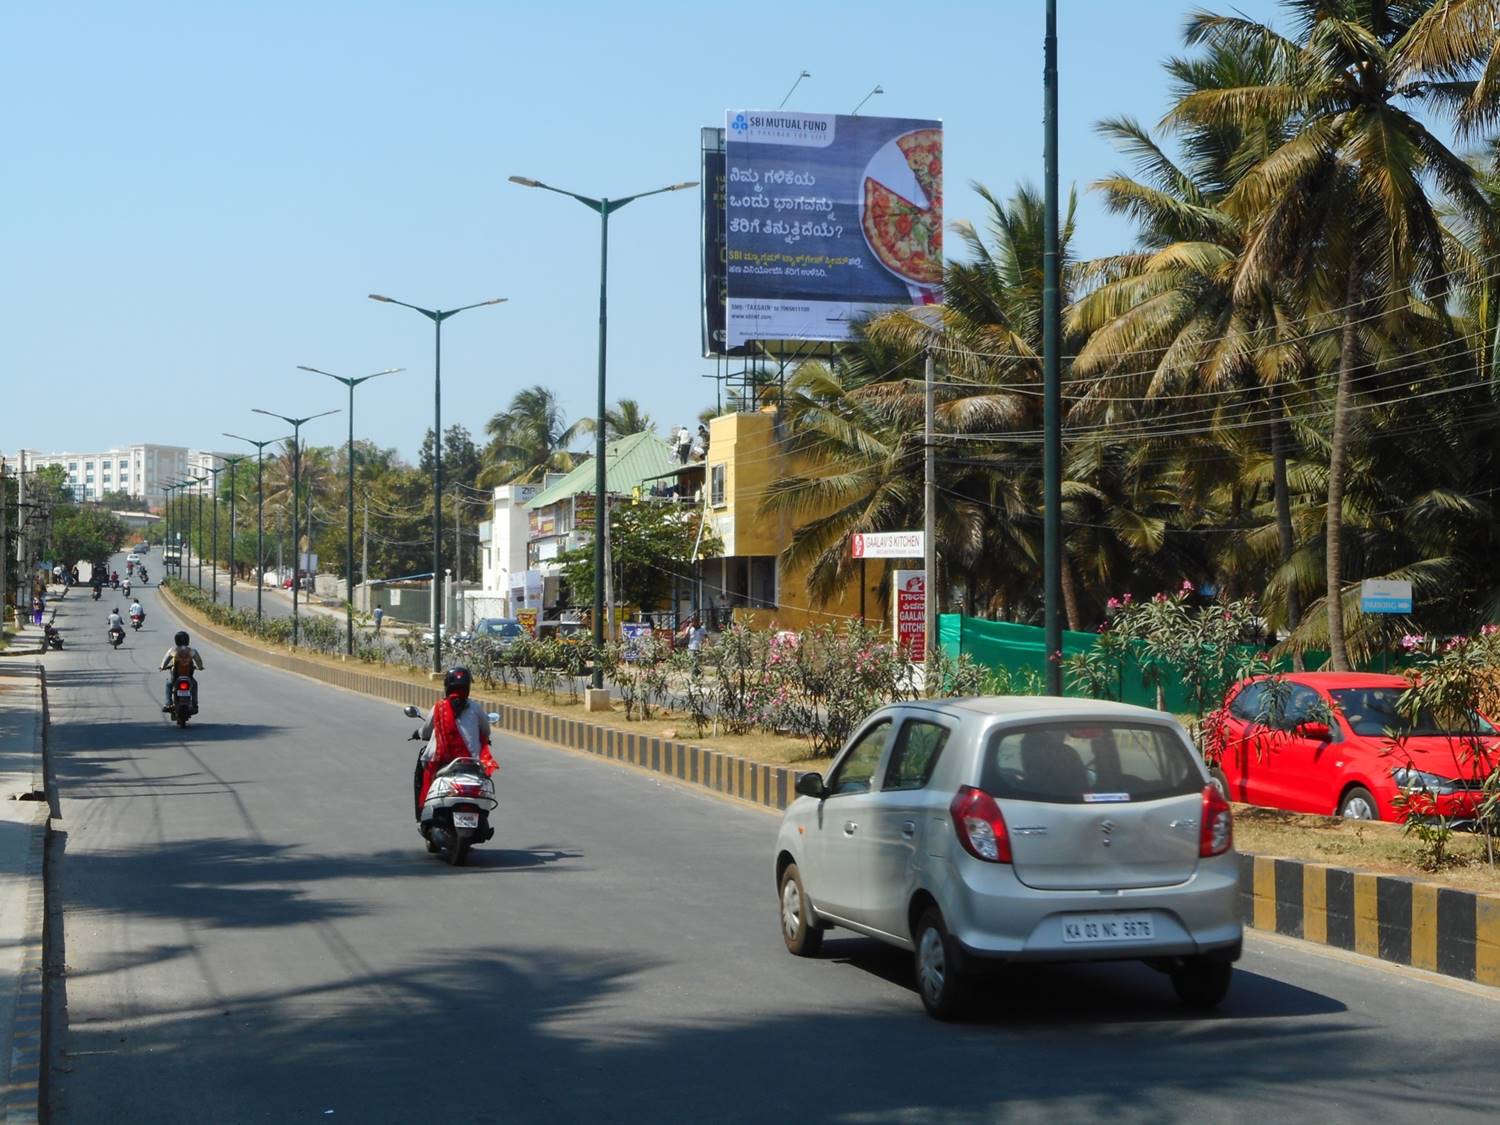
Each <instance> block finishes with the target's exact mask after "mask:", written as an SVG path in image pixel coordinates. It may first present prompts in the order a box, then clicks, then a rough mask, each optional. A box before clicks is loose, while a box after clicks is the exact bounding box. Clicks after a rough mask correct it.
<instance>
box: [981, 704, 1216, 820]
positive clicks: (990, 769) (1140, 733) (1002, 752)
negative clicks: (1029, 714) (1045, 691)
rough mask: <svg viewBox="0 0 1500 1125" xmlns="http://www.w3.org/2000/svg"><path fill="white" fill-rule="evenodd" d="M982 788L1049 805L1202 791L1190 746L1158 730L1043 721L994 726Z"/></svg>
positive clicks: (1149, 798) (1155, 797)
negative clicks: (1030, 724) (1018, 727)
mask: <svg viewBox="0 0 1500 1125" xmlns="http://www.w3.org/2000/svg"><path fill="white" fill-rule="evenodd" d="M980 787H981V788H982V789H984V791H985V792H986V793H989V794H990V795H991V796H994V797H1000V798H1005V799H1009V800H1013V801H1047V802H1051V803H1054V804H1063V805H1082V804H1107V803H1111V802H1116V801H1156V800H1160V799H1161V798H1163V797H1179V796H1184V795H1186V794H1189V793H1199V792H1201V791H1202V789H1203V778H1202V775H1201V774H1199V772H1198V766H1197V763H1196V762H1195V760H1194V758H1193V754H1192V751H1191V750H1189V749H1188V747H1187V746H1186V745H1185V744H1184V743H1183V741H1182V740H1181V739H1180V738H1179V737H1178V736H1177V735H1176V734H1174V733H1173V732H1172V731H1170V730H1167V729H1165V728H1163V727H1157V726H1150V725H1146V724H1140V725H1124V724H1116V723H1108V724H1106V723H1095V722H1065V723H1047V724H1046V725H1043V726H1035V727H1026V728H1024V729H1022V730H1016V729H1015V728H1004V729H1001V730H999V731H996V732H995V733H994V734H993V735H992V736H991V737H990V742H989V745H988V746H987V747H986V748H985V755H984V769H983V772H982V774H981V780H980Z"/></svg>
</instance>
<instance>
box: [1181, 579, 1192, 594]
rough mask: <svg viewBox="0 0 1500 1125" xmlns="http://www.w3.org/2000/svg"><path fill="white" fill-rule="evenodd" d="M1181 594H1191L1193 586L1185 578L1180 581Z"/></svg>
mask: <svg viewBox="0 0 1500 1125" xmlns="http://www.w3.org/2000/svg"><path fill="white" fill-rule="evenodd" d="M1182 592H1183V593H1184V594H1191V593H1192V592H1193V584H1192V583H1191V582H1189V581H1188V580H1187V579H1186V578H1184V579H1183V580H1182Z"/></svg>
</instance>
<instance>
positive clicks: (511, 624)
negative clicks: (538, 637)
mask: <svg viewBox="0 0 1500 1125" xmlns="http://www.w3.org/2000/svg"><path fill="white" fill-rule="evenodd" d="M473 635H474V636H475V637H483V638H485V639H487V640H490V641H493V642H494V643H496V644H498V645H500V646H502V647H506V648H508V647H509V646H511V645H513V644H515V643H516V642H517V641H519V640H520V639H521V638H522V637H524V636H525V635H526V629H525V627H524V626H523V625H522V624H521V623H520V622H519V621H517V620H516V619H515V618H514V617H481V618H480V619H479V620H478V621H476V622H474V630H473Z"/></svg>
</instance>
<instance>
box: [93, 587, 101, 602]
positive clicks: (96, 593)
mask: <svg viewBox="0 0 1500 1125" xmlns="http://www.w3.org/2000/svg"><path fill="white" fill-rule="evenodd" d="M100 593H101V591H100V589H99V587H98V586H95V587H94V600H95V601H96V602H97V601H98V600H99V597H100Z"/></svg>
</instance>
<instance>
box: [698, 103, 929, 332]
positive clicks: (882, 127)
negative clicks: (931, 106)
mask: <svg viewBox="0 0 1500 1125" xmlns="http://www.w3.org/2000/svg"><path fill="white" fill-rule="evenodd" d="M727 122H728V124H727V128H726V131H725V146H724V147H725V164H726V174H725V179H726V188H725V194H724V211H725V224H726V232H725V243H726V245H725V259H726V260H725V263H724V268H725V270H726V271H727V276H726V282H727V292H728V296H727V300H726V309H725V316H726V325H725V331H726V334H727V336H728V344H729V345H730V346H735V345H739V344H743V343H746V342H748V341H751V340H830V341H839V340H847V339H849V338H850V336H851V334H852V323H853V321H855V320H857V319H859V318H860V317H861V316H864V315H866V314H871V313H879V312H883V311H887V310H890V309H897V308H909V307H911V306H912V305H922V304H936V303H938V302H940V301H941V300H942V282H943V126H942V122H940V121H928V120H921V119H915V118H905V117H851V116H845V115H839V114H809V113H790V112H782V111H751V110H744V111H739V110H730V111H729V112H728V115H727Z"/></svg>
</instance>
